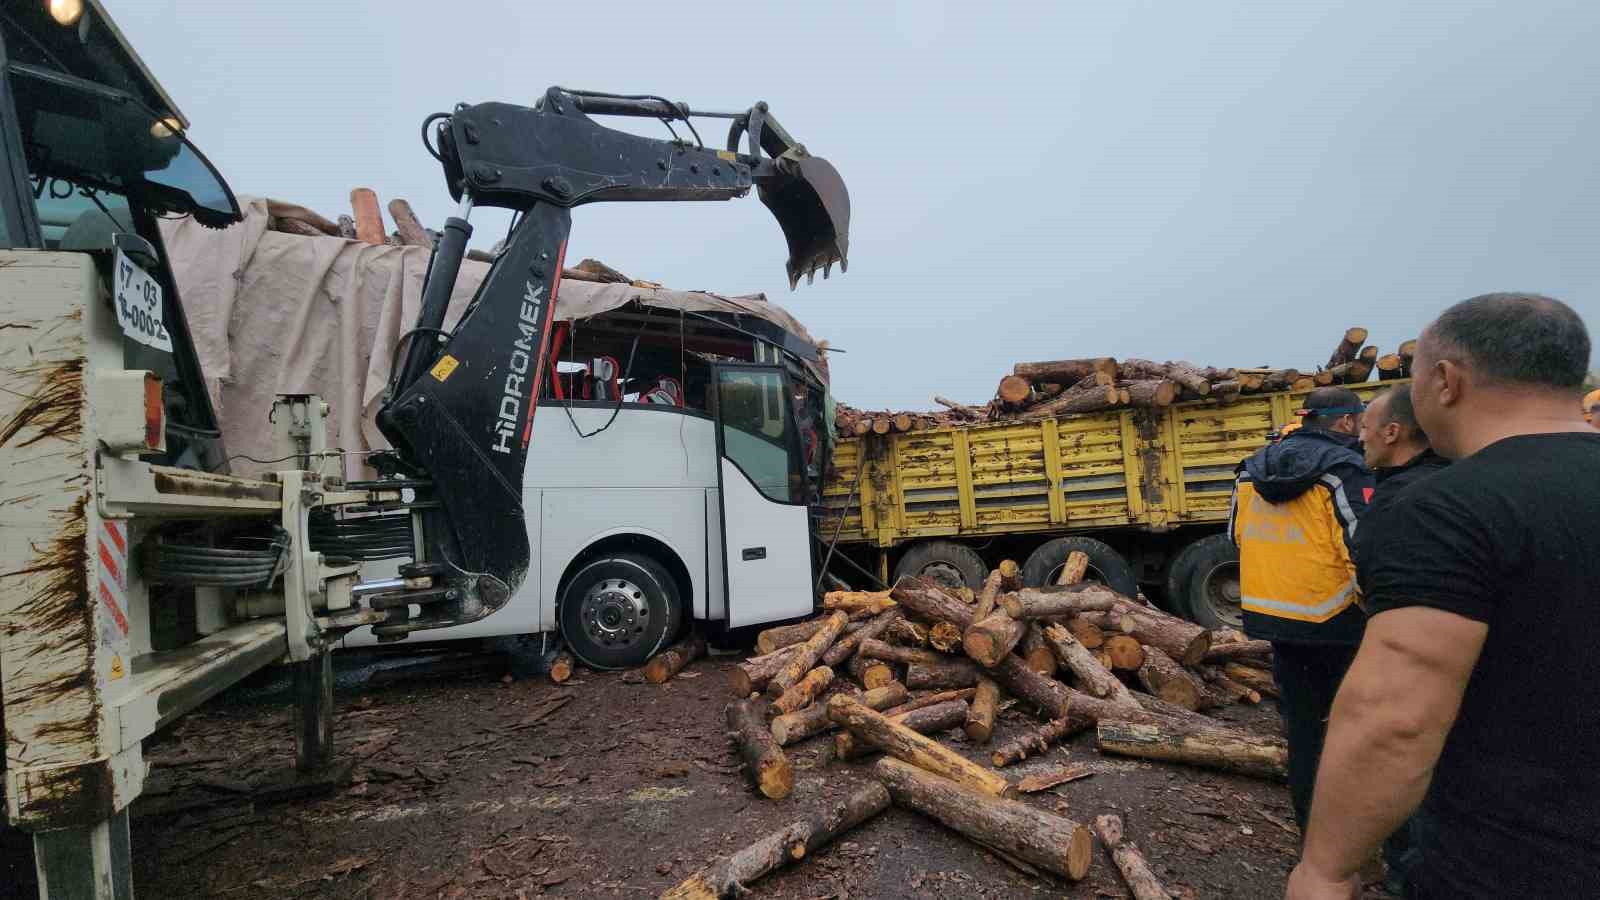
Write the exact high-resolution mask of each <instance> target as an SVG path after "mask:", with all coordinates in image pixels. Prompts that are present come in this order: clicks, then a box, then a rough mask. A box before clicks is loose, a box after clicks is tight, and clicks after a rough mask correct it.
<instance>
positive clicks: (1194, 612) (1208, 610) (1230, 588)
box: [1167, 534, 1244, 628]
mask: <svg viewBox="0 0 1600 900" xmlns="http://www.w3.org/2000/svg"><path fill="white" fill-rule="evenodd" d="M1239 598H1240V591H1239V548H1237V547H1235V546H1234V545H1233V541H1231V540H1229V539H1228V536H1227V535H1226V534H1213V535H1209V536H1207V537H1203V538H1201V539H1199V540H1198V541H1195V542H1193V543H1191V544H1190V545H1189V546H1187V547H1184V548H1183V549H1182V550H1180V551H1178V555H1177V557H1176V558H1174V559H1173V561H1172V566H1171V569H1170V570H1169V573H1168V575H1167V603H1168V604H1169V608H1168V612H1171V613H1174V614H1175V615H1180V616H1183V617H1184V618H1186V619H1188V620H1189V621H1191V622H1193V623H1195V624H1196V625H1201V626H1204V627H1206V628H1242V627H1243V625H1244V618H1243V614H1242V613H1241V612H1240V610H1239Z"/></svg>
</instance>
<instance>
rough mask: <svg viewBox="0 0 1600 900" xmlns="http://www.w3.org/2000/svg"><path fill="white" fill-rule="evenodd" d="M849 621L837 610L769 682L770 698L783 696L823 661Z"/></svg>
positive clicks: (768, 691) (842, 612)
mask: <svg viewBox="0 0 1600 900" xmlns="http://www.w3.org/2000/svg"><path fill="white" fill-rule="evenodd" d="M848 621H850V617H849V615H847V614H846V613H845V612H844V611H843V610H835V611H834V612H833V613H832V614H830V615H829V616H828V618H827V619H826V621H825V622H824V624H823V626H822V627H821V628H819V629H817V633H816V634H813V635H812V636H811V637H808V638H806V641H805V643H803V644H801V645H800V650H799V652H797V653H795V655H794V656H792V657H790V658H789V661H788V662H786V663H784V664H783V668H781V669H779V670H778V674H776V675H774V676H772V680H771V681H769V682H767V694H768V696H771V697H778V696H781V695H782V694H783V692H784V691H786V690H788V689H789V688H791V687H793V686H794V683H795V682H796V681H799V680H800V678H801V676H803V675H805V673H807V672H809V671H811V670H812V669H813V668H815V667H816V665H817V661H818V660H820V659H822V654H824V653H826V652H828V648H829V647H831V646H833V642H834V641H836V640H838V639H839V635H840V634H841V633H843V632H844V626H845V623H846V622H848Z"/></svg>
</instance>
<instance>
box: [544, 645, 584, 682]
mask: <svg viewBox="0 0 1600 900" xmlns="http://www.w3.org/2000/svg"><path fill="white" fill-rule="evenodd" d="M577 665H578V663H577V660H575V659H573V657H572V654H571V653H569V652H567V651H566V650H563V651H561V652H560V653H558V654H556V660H555V662H553V663H551V664H550V680H551V681H554V682H555V683H556V684H564V683H566V681H567V679H569V678H571V677H572V670H573V669H575V668H577Z"/></svg>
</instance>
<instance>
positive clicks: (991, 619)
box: [961, 595, 1028, 668]
mask: <svg viewBox="0 0 1600 900" xmlns="http://www.w3.org/2000/svg"><path fill="white" fill-rule="evenodd" d="M1007 599H1009V595H1007ZM1027 630H1028V623H1027V622H1024V621H1021V620H1019V619H1013V618H1011V617H1010V616H1008V615H1006V612H1005V610H1003V609H1002V610H996V611H995V612H992V613H990V614H989V615H988V616H987V617H985V618H984V619H983V620H981V621H978V622H973V623H972V625H971V626H969V627H968V628H967V630H966V633H965V634H963V635H962V636H961V647H962V649H964V650H966V651H967V655H968V656H970V657H972V658H973V659H975V660H977V661H978V664H979V665H981V666H983V667H984V668H990V667H993V666H995V665H998V664H999V662H1000V660H1002V659H1005V658H1006V657H1007V656H1009V655H1010V654H1011V651H1012V649H1014V648H1015V647H1016V646H1017V642H1019V641H1021V640H1022V635H1023V634H1024V633H1025V632H1027Z"/></svg>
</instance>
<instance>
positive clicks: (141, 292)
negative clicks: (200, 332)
mask: <svg viewBox="0 0 1600 900" xmlns="http://www.w3.org/2000/svg"><path fill="white" fill-rule="evenodd" d="M112 281H114V282H115V290H114V291H113V292H112V301H113V305H114V306H115V307H116V308H117V324H118V325H121V326H122V333H123V334H125V335H127V336H128V337H130V338H132V339H134V340H136V341H138V342H139V343H141V344H144V345H145V346H147V347H154V348H156V349H157V350H165V351H167V352H168V353H171V352H172V338H171V337H170V336H169V335H168V334H167V326H166V325H165V324H164V323H163V322H162V321H161V309H162V303H161V285H160V283H159V282H157V281H156V280H155V279H154V278H151V277H150V273H148V272H146V271H145V270H144V269H141V268H139V266H138V265H137V264H135V263H134V261H133V260H131V259H129V258H128V257H127V256H126V255H124V254H123V252H122V251H121V250H118V251H117V257H116V271H115V273H114V274H113V275H112Z"/></svg>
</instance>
